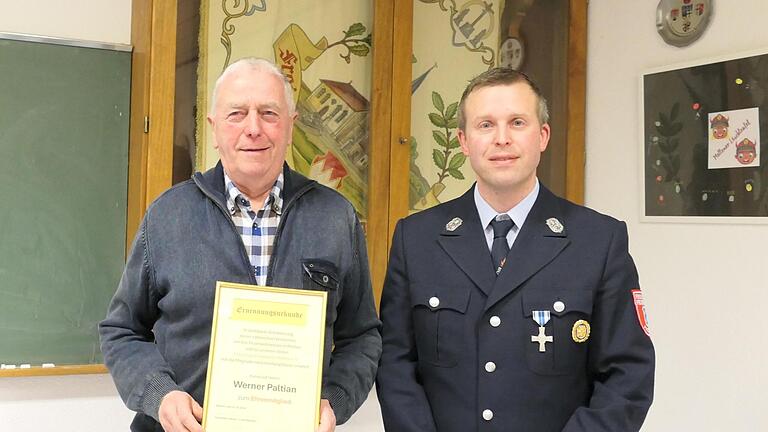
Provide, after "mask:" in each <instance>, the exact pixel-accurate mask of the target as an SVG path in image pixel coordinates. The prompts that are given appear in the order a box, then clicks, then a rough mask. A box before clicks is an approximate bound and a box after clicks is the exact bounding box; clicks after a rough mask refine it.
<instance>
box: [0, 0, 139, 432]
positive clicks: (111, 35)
mask: <svg viewBox="0 0 768 432" xmlns="http://www.w3.org/2000/svg"><path fill="white" fill-rule="evenodd" d="M0 11H2V12H0V32H13V33H28V34H35V35H43V36H53V37H60V38H71V39H83V40H91V41H99V42H109V43H121V44H130V42H131V1H130V0H99V1H93V0H67V1H60V0H38V1H35V2H20V1H16V0H0ZM131 418H132V415H131V413H130V411H128V410H127V409H125V408H124V407H123V404H122V402H121V401H120V399H119V398H118V397H117V391H116V390H115V386H114V385H113V384H112V379H111V378H110V377H109V376H108V375H89V376H64V377H35V378H0V430H3V431H19V432H27V431H29V432H38V431H48V430H58V431H62V432H75V431H77V432H97V431H107V430H113V431H125V430H128V424H129V423H130V419H131Z"/></svg>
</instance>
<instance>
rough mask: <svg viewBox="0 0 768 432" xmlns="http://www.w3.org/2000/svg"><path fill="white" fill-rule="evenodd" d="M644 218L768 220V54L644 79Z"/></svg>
mask: <svg viewBox="0 0 768 432" xmlns="http://www.w3.org/2000/svg"><path fill="white" fill-rule="evenodd" d="M641 100H642V102H643V105H642V110H641V112H642V116H643V117H642V128H643V130H642V134H643V146H642V150H643V155H642V157H641V158H640V159H641V161H642V164H643V166H642V173H643V182H642V183H643V194H642V196H643V197H644V202H643V217H644V219H643V220H646V221H649V220H650V221H672V222H699V221H701V222H726V223H738V222H747V223H765V222H768V168H766V166H767V165H768V154H766V151H765V146H764V145H763V142H762V141H764V140H765V139H766V138H768V130H767V129H766V125H767V124H768V123H766V122H768V54H765V53H751V54H747V55H740V56H737V57H733V58H728V59H724V60H715V61H707V62H699V63H697V64H693V65H685V66H680V67H667V68H663V69H658V70H655V71H651V72H648V73H646V74H643V76H642V82H641Z"/></svg>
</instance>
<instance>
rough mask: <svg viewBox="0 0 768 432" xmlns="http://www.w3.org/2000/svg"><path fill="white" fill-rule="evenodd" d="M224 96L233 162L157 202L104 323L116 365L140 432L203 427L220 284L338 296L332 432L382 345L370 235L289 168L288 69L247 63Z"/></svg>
mask: <svg viewBox="0 0 768 432" xmlns="http://www.w3.org/2000/svg"><path fill="white" fill-rule="evenodd" d="M213 95H214V96H213V103H212V107H211V112H210V114H209V115H208V122H209V123H210V125H211V127H212V129H213V138H214V147H215V148H216V149H217V150H218V152H219V156H220V158H221V161H220V162H219V164H217V165H216V167H214V168H212V169H211V170H209V171H207V172H206V173H196V174H195V175H194V176H193V178H192V179H191V180H188V181H186V182H184V183H180V184H178V185H176V186H174V187H172V188H171V189H170V190H168V191H166V192H165V193H164V194H163V195H161V196H160V197H159V198H158V199H157V200H156V201H155V202H154V203H153V204H152V205H151V206H150V208H149V209H148V210H147V213H146V215H145V216H144V220H143V221H142V223H141V227H140V228H139V232H138V233H137V235H136V240H135V241H134V244H133V248H132V251H131V253H130V255H129V257H128V261H127V263H126V266H125V271H124V272H123V277H122V279H121V281H120V285H119V287H118V289H117V293H115V296H114V298H113V299H112V303H111V304H110V306H109V311H108V313H107V318H106V319H105V320H104V321H103V322H102V323H101V324H100V326H99V331H100V334H101V348H102V352H103V353H104V361H105V363H106V365H107V367H108V368H109V371H110V373H111V374H112V376H113V378H114V380H115V384H116V386H117V389H118V391H119V393H120V396H121V397H122V398H123V400H124V401H125V403H126V405H127V406H128V408H130V409H132V410H134V411H137V414H136V417H135V419H134V421H133V423H132V425H131V430H132V431H134V432H136V431H142V432H144V431H160V430H165V431H169V432H170V431H190V432H197V431H202V428H201V426H200V420H201V416H202V408H201V405H202V404H203V402H204V401H203V396H204V393H205V378H206V364H207V360H208V347H209V343H210V335H211V321H212V316H213V303H214V294H215V287H216V281H220V280H221V281H228V282H236V283H245V284H254V285H269V286H277V287H287V288H304V289H311V290H323V291H327V292H328V309H327V313H326V328H325V337H326V340H325V355H324V367H323V383H322V391H321V394H322V402H321V412H320V420H321V424H320V428H319V431H321V432H329V431H332V430H334V428H335V426H336V423H339V424H341V423H343V422H345V421H346V420H347V419H348V418H349V417H350V416H351V415H352V413H354V412H355V410H357V408H358V407H359V406H360V405H361V404H362V403H363V402H364V401H365V399H366V397H367V396H368V393H369V391H370V389H371V387H372V386H373V381H374V377H375V376H376V367H377V363H378V360H379V355H380V354H381V337H380V334H379V326H380V322H379V320H378V318H377V317H376V309H375V307H374V303H373V294H372V291H371V283H370V278H369V272H368V259H367V255H366V249H365V237H364V235H363V230H362V228H361V226H360V222H359V221H358V220H357V217H356V215H355V212H354V209H353V207H352V205H351V204H350V203H349V202H348V201H347V200H345V199H344V198H343V197H342V196H341V195H339V194H338V193H336V192H335V191H333V190H331V189H329V188H327V187H325V186H322V185H320V184H318V183H317V182H315V181H311V180H309V179H307V178H305V177H303V176H302V175H300V174H299V173H297V172H295V171H293V170H291V169H290V168H289V167H288V166H287V165H286V164H285V153H286V150H287V148H288V144H289V143H290V142H291V132H292V128H293V121H294V119H295V118H296V110H295V106H294V103H293V93H292V91H291V86H290V84H289V83H288V82H287V80H286V79H285V77H284V76H283V75H282V73H281V72H280V70H279V69H277V67H276V66H275V65H274V64H272V63H270V62H269V61H267V60H263V59H255V58H247V59H242V60H239V61H237V62H235V63H233V64H232V65H230V66H228V67H227V69H226V70H225V71H224V72H223V73H222V75H221V76H220V77H219V79H218V81H217V82H216V86H215V87H214V92H213ZM332 347H333V349H332Z"/></svg>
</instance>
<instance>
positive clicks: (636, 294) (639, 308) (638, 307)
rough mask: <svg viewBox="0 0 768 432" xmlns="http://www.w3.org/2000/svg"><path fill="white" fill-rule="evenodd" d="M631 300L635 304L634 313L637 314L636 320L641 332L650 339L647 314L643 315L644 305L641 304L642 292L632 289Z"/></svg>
mask: <svg viewBox="0 0 768 432" xmlns="http://www.w3.org/2000/svg"><path fill="white" fill-rule="evenodd" d="M632 300H634V302H635V312H636V313H637V320H638V321H639V322H640V327H642V328H643V331H644V332H645V334H646V335H648V337H651V329H650V328H649V327H648V314H646V313H645V305H644V304H643V292H642V291H640V290H639V289H633V290H632Z"/></svg>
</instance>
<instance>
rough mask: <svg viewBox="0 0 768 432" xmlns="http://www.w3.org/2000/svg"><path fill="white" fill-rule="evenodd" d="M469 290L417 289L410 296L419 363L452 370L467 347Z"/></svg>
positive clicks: (419, 287)
mask: <svg viewBox="0 0 768 432" xmlns="http://www.w3.org/2000/svg"><path fill="white" fill-rule="evenodd" d="M468 304H469V291H468V290H467V289H466V287H450V288H449V287H442V288H439V289H437V288H435V287H434V286H433V285H431V286H418V285H417V286H414V287H413V290H412V292H411V307H412V314H413V329H414V333H415V338H416V346H417V349H418V355H419V361H420V362H424V363H427V364H430V365H432V366H439V367H453V366H456V364H458V359H459V357H460V356H461V354H462V351H463V350H465V349H466V348H467V347H466V345H465V340H466V337H465V336H464V334H465V332H466V321H465V314H466V312H467V305H468Z"/></svg>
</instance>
